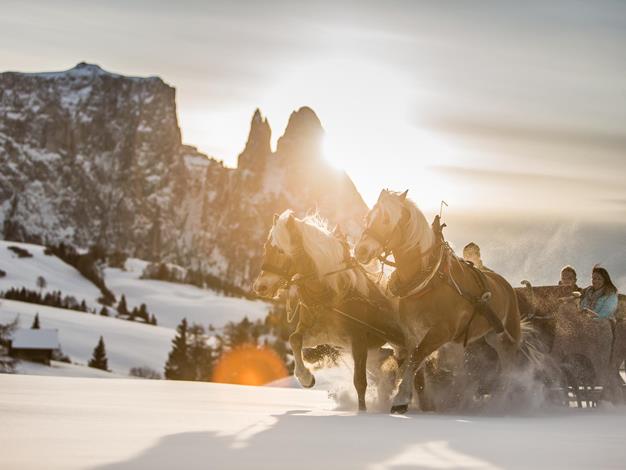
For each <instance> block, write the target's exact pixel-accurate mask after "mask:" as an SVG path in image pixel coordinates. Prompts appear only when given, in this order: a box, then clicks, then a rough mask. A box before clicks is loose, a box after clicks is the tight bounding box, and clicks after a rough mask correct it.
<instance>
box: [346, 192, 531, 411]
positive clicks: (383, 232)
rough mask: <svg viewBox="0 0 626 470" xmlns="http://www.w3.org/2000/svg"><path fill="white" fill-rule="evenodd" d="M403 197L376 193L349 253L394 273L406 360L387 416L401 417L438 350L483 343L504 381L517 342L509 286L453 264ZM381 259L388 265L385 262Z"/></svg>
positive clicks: (436, 234)
mask: <svg viewBox="0 0 626 470" xmlns="http://www.w3.org/2000/svg"><path fill="white" fill-rule="evenodd" d="M406 196H407V191H405V192H404V193H401V194H400V193H397V192H392V191H388V190H383V191H382V192H381V193H380V196H379V198H378V201H377V202H376V204H375V205H374V207H373V208H372V209H371V210H370V211H369V213H368V214H367V215H366V219H365V222H366V228H365V230H364V231H363V233H362V235H361V238H360V240H359V241H358V243H357V245H356V247H355V254H356V258H357V260H358V261H359V262H361V263H369V262H371V261H372V260H373V259H375V258H379V259H380V260H382V261H383V262H384V263H387V264H393V265H394V266H395V267H396V269H395V271H394V272H393V274H392V275H391V277H390V280H389V282H388V289H389V290H390V291H391V293H392V294H394V295H395V296H396V297H397V298H398V299H399V301H400V307H399V313H400V317H399V322H400V324H401V325H402V327H403V330H404V333H405V346H406V348H407V350H408V351H410V352H411V354H410V357H409V360H407V361H405V363H404V364H403V365H402V368H401V377H402V379H401V383H400V386H399V389H398V392H397V393H396V395H395V397H394V399H393V406H392V408H391V412H392V413H405V412H406V411H407V409H408V405H409V402H410V400H411V396H412V384H413V379H414V377H415V374H416V372H418V371H419V370H420V369H421V368H422V367H423V365H424V362H425V360H426V359H427V358H428V357H429V356H430V355H431V354H432V353H433V352H435V351H437V350H438V349H439V348H441V347H442V346H443V345H444V344H447V343H450V342H453V343H459V344H463V346H466V345H468V344H471V343H473V342H475V341H477V340H479V339H481V338H484V339H485V341H486V342H487V343H488V344H489V346H491V347H492V348H493V349H494V350H495V352H496V353H497V355H498V359H499V363H500V365H501V369H502V371H503V372H505V373H506V372H509V371H510V370H511V369H512V368H513V364H514V361H515V359H516V357H517V352H518V351H519V350H520V345H521V340H522V330H521V323H520V313H519V308H518V304H517V297H516V295H515V292H514V291H513V288H512V287H511V285H510V284H509V283H508V282H507V281H506V280H505V279H504V278H503V277H502V276H500V275H498V274H497V273H495V272H480V271H479V270H478V269H476V268H475V267H474V266H473V265H472V264H471V263H469V262H466V261H464V260H462V259H459V258H457V256H456V255H455V254H454V252H453V251H452V249H451V248H450V247H449V245H448V244H447V243H446V242H445V240H444V239H443V234H442V228H443V227H442V226H441V225H440V221H439V218H436V219H435V222H434V223H433V226H432V227H431V226H430V225H429V224H428V223H427V221H426V218H425V217H424V214H423V213H422V212H421V211H420V209H419V208H418V207H417V205H416V204H415V203H414V202H413V201H411V200H410V199H408V198H407V197H406ZM383 254H384V255H385V256H383ZM388 254H392V255H393V258H394V261H395V262H394V263H391V262H389V261H387V260H386V256H387V255H388ZM505 376H506V375H505Z"/></svg>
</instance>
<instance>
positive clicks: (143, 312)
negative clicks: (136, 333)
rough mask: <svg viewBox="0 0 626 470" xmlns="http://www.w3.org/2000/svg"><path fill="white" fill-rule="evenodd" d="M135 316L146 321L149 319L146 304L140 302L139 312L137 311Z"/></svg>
mask: <svg viewBox="0 0 626 470" xmlns="http://www.w3.org/2000/svg"><path fill="white" fill-rule="evenodd" d="M137 316H138V317H139V318H141V319H142V320H144V321H145V322H146V323H148V322H149V321H150V316H149V315H148V307H146V304H141V305H140V306H139V312H138V313H137Z"/></svg>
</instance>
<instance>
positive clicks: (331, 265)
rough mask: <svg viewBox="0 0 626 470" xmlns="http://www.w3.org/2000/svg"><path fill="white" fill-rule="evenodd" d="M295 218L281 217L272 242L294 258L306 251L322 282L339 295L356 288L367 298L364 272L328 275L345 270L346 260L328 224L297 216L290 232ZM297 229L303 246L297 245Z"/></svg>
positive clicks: (272, 233) (272, 232) (350, 270)
mask: <svg viewBox="0 0 626 470" xmlns="http://www.w3.org/2000/svg"><path fill="white" fill-rule="evenodd" d="M292 216H293V212H292V211H290V210H286V211H285V212H283V213H282V214H281V215H280V217H278V219H277V220H276V224H275V225H274V227H273V228H272V230H271V232H270V239H271V242H272V243H273V244H274V245H275V246H277V247H279V248H280V249H282V250H283V251H284V252H285V253H287V255H289V256H290V257H292V258H293V257H295V256H297V255H298V252H299V250H304V252H305V253H306V254H307V255H308V257H309V258H310V260H311V261H312V263H313V265H314V266H315V270H316V272H317V275H318V278H319V280H320V281H321V282H322V283H324V284H325V285H327V286H328V287H329V288H330V289H331V290H332V291H333V292H335V293H336V294H343V293H345V292H346V291H348V290H351V289H355V290H356V291H357V292H359V293H360V294H362V295H364V296H367V295H368V293H369V286H368V277H367V276H366V274H365V273H363V272H362V271H361V270H360V269H348V270H345V271H341V272H339V273H336V274H331V275H327V274H328V273H331V272H333V271H336V270H338V269H342V268H343V267H344V262H345V261H346V259H345V257H344V245H343V243H342V241H341V240H339V239H338V238H336V237H335V236H334V235H333V233H332V231H331V230H330V229H329V227H328V223H327V222H326V221H325V220H324V219H322V218H321V217H320V216H319V215H318V214H313V215H309V216H306V217H305V218H304V219H298V218H296V217H293V223H294V224H293V226H292V228H291V229H290V227H289V218H290V217H292ZM293 228H295V229H296V230H298V233H299V235H300V240H301V245H300V244H297V243H294V237H292V234H291V233H290V230H292V229H293ZM299 245H300V246H299Z"/></svg>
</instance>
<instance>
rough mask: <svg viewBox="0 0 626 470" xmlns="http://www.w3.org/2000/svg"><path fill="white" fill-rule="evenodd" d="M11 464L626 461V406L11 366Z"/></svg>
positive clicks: (7, 436) (2, 392)
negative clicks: (79, 374)
mask: <svg viewBox="0 0 626 470" xmlns="http://www.w3.org/2000/svg"><path fill="white" fill-rule="evenodd" d="M0 410H2V412H1V413H2V424H3V425H2V426H1V427H0V442H2V447H3V451H2V452H0V468H7V469H12V468H20V469H44V468H45V469H67V470H71V469H78V468H81V469H83V468H90V469H101V470H102V469H109V470H113V469H122V468H124V469H128V468H133V469H150V470H154V469H170V468H185V469H196V468H197V469H205V468H238V469H240V468H251V469H261V468H272V469H277V470H278V469H309V468H311V469H320V468H321V469H331V468H342V469H353V468H354V469H369V470H383V469H399V468H440V469H441V468H479V469H496V468H513V469H515V468H524V469H525V468H549V469H554V468H568V469H576V468H623V466H624V461H625V458H626V447H625V446H624V445H623V443H624V440H625V439H626V427H625V426H624V424H623V423H624V418H625V417H626V409H624V408H614V409H586V410H572V409H568V410H559V411H554V412H551V413H545V414H543V415H539V414H534V415H524V416H472V415H432V414H408V415H406V416H390V415H388V414H374V413H366V414H357V413H354V412H345V411H337V410H336V409H335V403H334V402H333V401H332V400H331V399H329V398H328V396H327V395H326V394H325V393H323V392H316V391H311V390H292V389H280V388H270V387H242V386H236V385H223V384H209V383H192V382H171V381H150V380H117V379H111V380H97V379H89V378H65V377H35V376H20V375H2V376H0Z"/></svg>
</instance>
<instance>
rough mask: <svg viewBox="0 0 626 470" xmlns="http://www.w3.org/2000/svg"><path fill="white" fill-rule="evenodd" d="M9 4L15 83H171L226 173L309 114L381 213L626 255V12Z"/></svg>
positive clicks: (441, 6) (331, 153) (624, 8)
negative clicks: (393, 195) (55, 75)
mask: <svg viewBox="0 0 626 470" xmlns="http://www.w3.org/2000/svg"><path fill="white" fill-rule="evenodd" d="M0 4H1V6H2V14H1V15H0V70H19V71H50V70H64V69H68V68H71V67H73V66H74V65H75V64H76V63H78V62H80V61H86V62H90V63H97V64H99V65H100V66H101V67H103V68H104V69H105V70H109V71H113V72H118V73H123V74H128V75H158V76H160V77H162V78H163V79H164V80H165V81H166V82H167V83H169V84H170V85H172V86H175V87H176V89H177V103H178V114H179V122H180V126H181V130H182V134H183V139H184V141H185V143H187V144H192V145H196V146H197V147H199V148H200V149H201V150H202V151H204V152H206V153H207V154H209V155H211V156H214V157H216V158H218V159H221V160H224V162H225V163H226V164H227V165H230V166H235V165H236V159H237V155H238V153H239V152H241V150H242V149H243V147H244V144H245V140H246V137H247V133H248V130H249V123H250V119H251V116H252V113H253V112H254V110H255V109H256V108H257V107H258V108H260V109H261V111H262V113H263V114H264V115H265V116H266V117H267V118H268V119H269V122H270V125H271V127H272V130H273V139H274V142H275V140H276V139H277V138H278V137H279V136H280V135H281V134H282V132H283V131H284V128H285V125H286V123H287V119H288V117H289V115H290V113H291V112H292V111H293V110H295V109H298V108H299V107H301V106H305V105H306V106H310V107H312V108H313V109H314V110H315V111H316V113H317V114H318V116H319V117H320V120H321V122H322V124H323V126H324V128H325V131H326V141H325V152H326V158H327V159H328V160H329V161H330V162H331V163H332V164H333V165H334V166H336V167H337V168H341V169H344V170H346V171H347V172H348V174H349V175H350V176H351V178H352V179H353V180H354V182H355V184H356V186H357V188H358V189H359V191H360V192H361V194H362V195H363V197H364V199H365V201H366V202H367V203H368V204H370V205H371V204H373V203H374V202H375V201H376V197H377V195H378V193H379V191H380V189H381V188H383V187H387V188H391V189H397V190H404V189H409V195H411V196H412V197H413V198H414V199H415V200H416V201H417V202H418V204H420V206H421V207H423V208H424V209H425V210H426V211H430V213H434V212H435V211H436V210H437V208H438V206H439V202H440V201H441V200H442V199H443V200H446V202H447V203H448V204H449V208H448V209H447V211H448V214H450V218H454V217H455V216H456V217H458V218H457V220H458V223H457V227H460V226H464V227H465V226H467V227H469V228H468V230H469V232H468V235H467V236H465V239H467V238H468V237H470V236H472V235H475V234H478V233H479V232H480V230H478V229H477V227H478V225H480V224H482V227H481V230H482V229H484V224H488V223H492V222H490V221H496V220H497V221H498V223H506V224H507V227H508V229H510V230H512V227H514V226H515V227H519V224H518V222H519V221H520V220H521V221H527V226H529V227H530V226H533V227H536V226H540V229H541V230H546V228H547V227H552V226H554V227H555V229H554V230H556V232H554V233H557V232H558V233H564V232H563V227H578V228H577V229H576V230H581V233H583V232H584V233H587V234H588V235H587V236H588V237H591V239H590V243H591V242H592V241H594V240H595V238H594V235H593V234H594V231H593V228H594V227H597V230H598V231H604V232H603V233H604V234H605V235H606V233H611V234H612V235H611V236H612V237H613V238H611V240H613V241H614V242H615V243H617V244H618V247H617V249H618V250H622V251H618V252H619V253H624V251H623V250H624V248H622V245H625V244H623V243H621V242H620V240H621V241H622V242H623V240H626V184H625V181H624V180H625V178H624V177H625V176H626V80H625V78H626V47H625V46H626V2H622V1H603V0H600V1H594V2H588V1H551V2H543V1H526V2H519V1H511V2H506V1H472V2H461V1H450V2H419V1H389V2H376V1H368V0H365V1H358V2H357V1H353V2H344V1H316V2H310V1H309V2H298V1H289V2H277V1H265V2H258V1H250V2H242V1H197V2H194V1H177V2H169V1H143V0H124V1H122V0H108V1H89V2H86V1H67V0H57V1H55V2H50V1H30V0H20V1H13V0H0ZM472 221H473V225H472V223H471V222H472ZM493 223H496V222H493ZM449 225H450V224H449ZM519 230H522V231H523V232H524V233H525V234H526V233H527V232H528V230H526V231H524V230H523V227H522V228H519ZM481 233H482V232H481ZM511 233H517V232H511ZM554 233H552V232H551V233H550V234H548V235H546V236H548V238H549V237H550V236H553V235H554ZM565 233H567V231H566V232H565ZM462 238H463V237H462V236H459V240H461V239H462ZM596 238H597V237H596ZM600 238H601V237H600ZM537 240H538V241H537V243H538V244H540V243H541V242H540V241H539V240H541V237H537ZM484 243H486V244H488V245H489V244H493V239H492V238H489V236H488V235H485V236H484ZM620 243H621V244H620ZM594 246H595V245H594ZM605 248H606V247H604V248H602V247H601V248H598V250H599V251H597V253H598V256H597V257H598V258H602V257H603V256H604V257H606V258H608V259H609V262H610V259H611V257H612V256H611V253H612V252H614V247H610V249H605ZM494 249H495V248H494ZM593 249H594V250H596V248H593ZM603 249H604V251H602V250H603ZM611 250H613V251H611ZM594 253H595V252H594ZM600 261H601V260H600ZM623 273H624V276H625V277H624V279H625V281H624V282H625V284H626V268H625V269H624V270H623Z"/></svg>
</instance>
